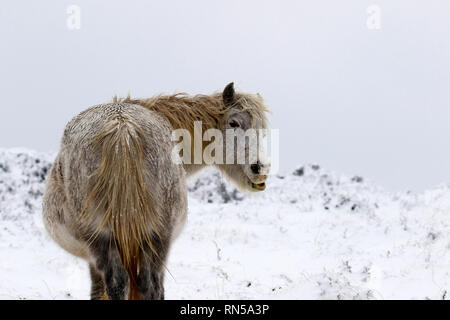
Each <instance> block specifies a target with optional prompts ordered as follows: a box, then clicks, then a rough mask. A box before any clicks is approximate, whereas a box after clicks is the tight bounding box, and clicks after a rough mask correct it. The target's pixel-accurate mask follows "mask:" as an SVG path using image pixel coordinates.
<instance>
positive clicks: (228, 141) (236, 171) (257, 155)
mask: <svg viewBox="0 0 450 320" xmlns="http://www.w3.org/2000/svg"><path fill="white" fill-rule="evenodd" d="M222 99H223V102H224V105H225V112H224V114H223V117H222V119H221V124H220V126H221V129H222V134H223V137H224V139H225V143H224V154H225V158H226V159H227V160H226V163H225V164H223V165H219V168H220V169H221V171H222V172H224V173H225V175H226V176H228V177H229V178H230V179H231V180H232V181H233V182H235V183H236V184H237V186H238V187H240V188H241V189H243V190H250V191H262V190H264V189H265V188H266V183H265V182H266V179H267V175H268V174H269V171H270V162H269V159H268V157H267V155H266V151H265V148H264V143H263V141H262V137H263V135H265V130H259V129H267V118H266V112H269V109H267V107H266V106H265V105H264V101H263V99H262V97H261V96H260V95H259V94H256V95H253V94H244V93H237V92H235V91H234V85H233V83H230V84H228V85H227V86H226V87H225V89H224V91H223V93H222ZM252 129H253V130H252ZM261 133H262V134H261ZM255 137H256V139H255ZM227 146H228V148H229V149H228V152H227V150H226V149H227ZM230 146H231V147H230ZM233 146H234V148H233ZM230 153H232V154H231V155H230ZM229 159H233V160H234V161H229Z"/></svg>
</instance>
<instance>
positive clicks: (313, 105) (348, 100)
mask: <svg viewBox="0 0 450 320" xmlns="http://www.w3.org/2000/svg"><path fill="white" fill-rule="evenodd" d="M374 3H375V4H377V5H379V7H380V8H381V30H377V31H374V30H369V29H368V28H367V26H366V19H367V17H368V15H367V13H366V9H367V7H368V6H369V5H371V4H374ZM71 4H76V5H78V6H79V7H80V8H81V29H80V30H72V31H70V30H68V28H67V26H66V19H67V17H68V15H67V13H66V9H67V7H68V6H69V5H71ZM0 39H1V50H0V70H1V71H0V88H1V96H2V104H1V105H2V106H1V113H0V147H16V146H21V147H28V148H33V149H37V150H41V151H49V150H56V149H57V148H58V144H59V139H60V137H61V134H62V130H63V128H64V126H65V124H66V123H67V121H69V120H70V118H71V117H73V116H74V115H76V114H77V113H78V112H80V111H82V110H83V109H85V108H86V107H88V106H91V105H94V104H97V103H101V102H105V101H109V100H110V99H111V97H112V95H113V94H116V93H117V94H119V95H126V94H127V93H128V92H130V93H131V95H132V96H138V97H146V96H151V95H154V94H156V93H160V92H167V93H173V92H176V91H185V92H188V93H211V92H213V91H217V90H220V89H222V88H223V87H224V86H225V85H226V84H227V83H228V82H230V81H234V82H235V84H236V86H237V88H238V89H241V90H243V91H248V92H259V93H261V94H262V95H263V96H264V97H265V99H266V101H267V104H268V105H269V107H270V108H271V109H272V110H273V116H272V117H271V125H272V127H274V128H279V129H280V139H281V145H280V149H281V150H280V151H281V155H280V161H281V169H282V171H291V170H292V169H294V167H296V166H297V165H298V164H300V163H319V164H321V165H322V166H324V167H327V168H329V169H332V170H336V171H338V172H343V173H347V174H360V175H363V176H366V177H368V178H370V179H372V180H374V181H375V182H376V183H378V184H380V185H383V186H385V187H387V188H389V189H391V190H404V189H413V190H422V189H425V188H429V187H432V186H434V185H436V184H438V183H440V182H450V139H449V137H450V65H449V63H450V1H448V0H440V1H439V0H430V1H420V0H415V1H413V0H389V1H388V0H385V1H376V2H372V1H362V0H355V1H350V0H347V1H344V0H343V1H331V0H330V1H312V0H311V1H221V2H219V1H210V0H205V1H197V0H194V1H151V2H150V1H105V0H102V1H99V0H97V1H60V0H58V1H56V0H54V1H49V0H42V1H11V0H4V1H2V4H1V6H0Z"/></svg>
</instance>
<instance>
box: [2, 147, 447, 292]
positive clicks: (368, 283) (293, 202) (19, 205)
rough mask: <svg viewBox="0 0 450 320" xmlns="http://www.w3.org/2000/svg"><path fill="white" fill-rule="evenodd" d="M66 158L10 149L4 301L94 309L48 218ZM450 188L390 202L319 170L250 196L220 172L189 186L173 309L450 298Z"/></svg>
mask: <svg viewBox="0 0 450 320" xmlns="http://www.w3.org/2000/svg"><path fill="white" fill-rule="evenodd" d="M53 157H54V154H44V153H38V152H34V151H30V150H25V149H8V150H2V149H0V299H88V298H89V288H90V281H89V274H88V269H87V265H86V263H85V262H84V261H82V260H80V259H77V258H75V257H73V256H71V255H70V254H68V253H66V252H65V251H64V250H62V249H61V248H59V247H58V246H57V245H56V244H55V243H54V242H53V241H52V240H51V239H50V238H49V236H48V235H47V233H46V231H45V228H44V226H43V223H42V218H41V199H42V194H43V191H44V187H45V177H46V174H47V173H48V170H49V168H50V164H51V161H52V159H53ZM449 216H450V185H449V184H443V185H440V186H437V187H436V188H434V189H432V190H428V191H425V192H422V193H411V192H399V193H395V194H392V193H389V192H386V191H385V190H383V189H382V188H380V187H377V186H375V185H374V184H373V183H371V182H370V181H365V180H364V179H363V178H361V177H358V176H355V177H348V176H345V175H340V174H336V173H334V172H330V171H327V170H325V169H322V168H320V167H319V166H317V165H305V166H301V167H298V168H297V169H296V170H295V171H294V172H293V173H291V174H286V175H283V176H281V175H278V176H273V177H270V179H269V181H268V183H267V189H266V191H264V192H261V193H257V194H242V193H241V192H238V191H237V190H235V189H234V187H233V186H232V185H231V184H229V183H228V182H226V181H225V180H224V179H223V178H221V176H220V175H219V174H218V173H217V172H216V171H214V170H210V169H206V170H205V171H204V172H201V173H200V174H198V175H197V176H195V177H194V178H193V179H191V181H190V182H189V215H188V222H187V224H186V227H185V229H184V230H183V232H182V234H181V235H180V237H179V238H178V239H177V240H176V241H175V243H174V244H173V246H172V250H171V253H170V257H169V261H168V265H167V267H168V272H167V273H166V280H165V288H166V298H167V299H448V297H449V293H448V292H447V291H448V290H449V289H450V275H449V271H450V238H449V237H447V235H450V217H449Z"/></svg>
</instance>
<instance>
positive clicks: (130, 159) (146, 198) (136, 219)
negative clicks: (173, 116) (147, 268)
mask: <svg viewBox="0 0 450 320" xmlns="http://www.w3.org/2000/svg"><path fill="white" fill-rule="evenodd" d="M144 143H145V136H144V133H143V131H142V129H141V128H140V127H139V126H138V124H137V123H135V122H134V121H133V120H132V119H130V118H129V117H128V116H126V115H123V114H121V115H117V116H114V117H113V118H111V119H109V120H108V121H107V123H106V124H105V125H104V127H103V128H102V130H101V131H100V132H99V134H98V135H97V136H96V138H95V140H94V147H95V149H97V150H101V161H100V165H99V167H98V168H97V170H96V171H95V172H94V173H93V174H92V176H91V177H90V178H89V183H88V190H87V193H88V195H87V198H86V203H85V205H84V209H83V214H82V217H84V218H86V219H87V221H97V226H96V228H97V230H96V232H95V233H94V237H95V236H97V235H98V233H99V232H100V231H101V230H102V229H103V228H104V227H105V226H107V227H108V228H109V230H110V231H111V232H112V235H113V237H114V239H115V242H116V246H117V249H118V251H119V254H120V258H121V261H122V264H123V266H124V268H125V269H126V270H127V272H128V275H129V278H130V296H129V298H130V299H139V297H138V291H137V284H136V280H137V273H138V265H139V255H140V253H141V252H143V251H142V250H140V249H142V248H143V247H148V248H150V249H151V250H152V251H153V252H154V254H156V256H158V253H157V252H155V250H154V246H153V245H152V241H151V238H152V232H153V234H154V235H156V236H158V235H159V234H160V233H159V229H160V228H159V226H160V223H159V218H158V216H157V214H156V211H155V207H154V205H153V201H152V198H151V196H150V193H149V191H148V189H147V187H146V183H145V178H144V168H145V153H144ZM99 215H100V221H101V222H100V224H98V217H99Z"/></svg>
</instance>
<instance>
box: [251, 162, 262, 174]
mask: <svg viewBox="0 0 450 320" xmlns="http://www.w3.org/2000/svg"><path fill="white" fill-rule="evenodd" d="M250 169H251V170H252V172H253V173H254V174H259V171H260V169H261V166H260V165H259V162H258V163H254V164H252V165H251V166H250Z"/></svg>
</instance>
